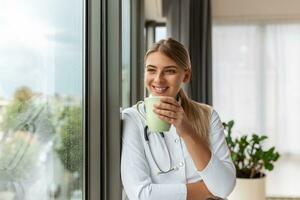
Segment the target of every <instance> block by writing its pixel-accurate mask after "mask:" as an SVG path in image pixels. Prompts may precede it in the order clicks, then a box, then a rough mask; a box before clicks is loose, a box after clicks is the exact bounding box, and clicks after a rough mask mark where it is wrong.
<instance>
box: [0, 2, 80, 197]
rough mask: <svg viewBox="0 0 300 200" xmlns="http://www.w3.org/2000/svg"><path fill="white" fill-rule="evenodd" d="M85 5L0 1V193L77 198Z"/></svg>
mask: <svg viewBox="0 0 300 200" xmlns="http://www.w3.org/2000/svg"><path fill="white" fill-rule="evenodd" d="M70 5H72V9H69V7H70ZM83 6H84V2H83V1H79V0H76V1H71V0H69V1H68V0H67V1H58V0H46V1H43V3H42V4H38V3H37V2H34V1H29V2H28V1H26V3H25V2H24V3H22V2H18V3H16V2H15V1H5V2H4V3H3V4H1V7H0V54H1V60H0V199H5V200H15V199H22V200H23V199H25V200H41V199H43V200H44V199H45V200H47V199H61V200H65V199H72V200H75V199H76V200H79V199H83V196H84V192H83V188H84V181H83V175H84V174H83V171H84V168H83V166H84V160H83V153H84V152H83V149H84V148H83V147H84V146H83V145H84V144H83V140H84V138H83V132H82V130H83V128H82V124H83V123H82V119H83V110H82V109H83V99H82V88H83V87H82V73H83V69H84V66H83V64H82V63H83V52H84V46H83V32H84V27H83V21H84V13H83Z"/></svg>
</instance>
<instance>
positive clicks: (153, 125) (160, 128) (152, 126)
mask: <svg viewBox="0 0 300 200" xmlns="http://www.w3.org/2000/svg"><path fill="white" fill-rule="evenodd" d="M159 101H160V97H159V96H150V97H147V98H145V101H144V102H145V106H146V123H147V125H148V128H149V130H150V131H152V132H164V131H169V130H170V127H171V124H170V123H168V122H166V121H164V120H161V119H160V118H159V117H158V115H157V114H156V113H155V112H153V108H154V106H153V105H154V104H157V103H159Z"/></svg>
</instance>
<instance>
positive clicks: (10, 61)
mask: <svg viewBox="0 0 300 200" xmlns="http://www.w3.org/2000/svg"><path fill="white" fill-rule="evenodd" d="M0 2H1V6H0V55H1V56H0V98H4V99H10V98H11V97H12V95H13V93H14V91H15V90H16V88H18V87H21V86H28V87H30V88H31V89H32V90H33V91H35V92H41V93H43V94H48V95H53V94H55V93H58V94H62V95H76V96H80V95H81V93H82V74H83V65H82V61H83V52H84V49H83V44H82V43H83V30H84V28H83V22H84V19H83V16H84V13H83V1H82V0H63V1H61V0H43V1H40V0H27V1H25V0H23V1H22V0H0Z"/></svg>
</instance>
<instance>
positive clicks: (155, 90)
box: [152, 86, 169, 94]
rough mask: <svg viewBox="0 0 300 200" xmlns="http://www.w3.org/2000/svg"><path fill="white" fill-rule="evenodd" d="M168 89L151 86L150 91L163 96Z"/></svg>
mask: <svg viewBox="0 0 300 200" xmlns="http://www.w3.org/2000/svg"><path fill="white" fill-rule="evenodd" d="M168 88H169V87H161V86H152V91H153V92H155V93H157V94H163V93H165V92H166V91H167V90H168Z"/></svg>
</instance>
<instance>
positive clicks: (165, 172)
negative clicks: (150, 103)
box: [136, 101, 178, 175]
mask: <svg viewBox="0 0 300 200" xmlns="http://www.w3.org/2000/svg"><path fill="white" fill-rule="evenodd" d="M141 103H143V102H142V101H139V102H138V103H137V105H136V108H137V111H138V113H139V114H140V115H141V116H142V117H143V118H144V119H145V120H146V118H145V116H144V115H143V114H142V112H141V111H140V109H139V105H140V104H141ZM159 134H160V135H161V137H162V138H163V140H164V143H165V146H166V149H167V151H168V156H169V167H168V170H162V169H161V168H160V167H159V165H158V163H157V161H156V159H155V156H154V155H153V153H152V148H151V143H150V140H149V137H148V126H147V125H146V126H145V127H144V139H145V141H146V143H147V146H148V148H149V151H150V154H151V157H152V160H153V161H154V163H155V165H156V167H157V168H158V170H159V171H158V172H157V174H158V175H160V174H167V173H169V172H171V171H173V170H177V169H178V167H172V160H171V154H170V151H169V148H168V145H167V143H166V140H165V135H164V133H163V132H159Z"/></svg>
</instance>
